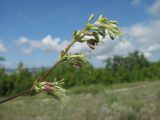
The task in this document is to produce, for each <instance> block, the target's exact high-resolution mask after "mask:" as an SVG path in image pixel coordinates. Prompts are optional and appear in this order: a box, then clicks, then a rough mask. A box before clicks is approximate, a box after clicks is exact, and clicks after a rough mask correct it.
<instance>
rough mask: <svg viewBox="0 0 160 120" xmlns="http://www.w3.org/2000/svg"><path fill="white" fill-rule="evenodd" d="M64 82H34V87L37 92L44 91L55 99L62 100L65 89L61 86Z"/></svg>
mask: <svg viewBox="0 0 160 120" xmlns="http://www.w3.org/2000/svg"><path fill="white" fill-rule="evenodd" d="M63 84H64V82H63V80H61V81H56V80H55V81H54V82H47V81H44V82H35V83H34V89H35V91H36V92H37V93H39V92H42V91H45V92H46V93H47V94H49V95H51V96H53V97H54V98H55V99H56V100H58V101H62V100H63V98H64V96H65V90H64V89H63V88H62V87H61V86H62V85H63Z"/></svg>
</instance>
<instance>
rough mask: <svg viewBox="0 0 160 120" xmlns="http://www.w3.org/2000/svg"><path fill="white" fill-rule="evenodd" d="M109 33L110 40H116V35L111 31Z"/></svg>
mask: <svg viewBox="0 0 160 120" xmlns="http://www.w3.org/2000/svg"><path fill="white" fill-rule="evenodd" d="M108 33H109V36H110V38H111V39H112V40H114V34H113V33H112V32H111V31H110V30H108Z"/></svg>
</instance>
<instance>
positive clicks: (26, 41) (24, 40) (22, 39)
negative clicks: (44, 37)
mask: <svg viewBox="0 0 160 120" xmlns="http://www.w3.org/2000/svg"><path fill="white" fill-rule="evenodd" d="M26 43H28V39H27V38H25V37H21V38H20V39H19V40H18V41H17V44H18V45H24V44H26Z"/></svg>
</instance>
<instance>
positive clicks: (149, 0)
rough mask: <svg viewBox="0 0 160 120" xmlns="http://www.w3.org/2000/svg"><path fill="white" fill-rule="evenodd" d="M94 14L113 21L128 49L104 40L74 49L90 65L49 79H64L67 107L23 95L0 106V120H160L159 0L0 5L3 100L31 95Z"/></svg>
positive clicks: (0, 1)
mask: <svg viewBox="0 0 160 120" xmlns="http://www.w3.org/2000/svg"><path fill="white" fill-rule="evenodd" d="M91 14H95V20H96V19H97V18H98V17H99V15H101V14H102V15H103V16H104V17H107V18H109V19H110V20H116V21H118V22H119V26H120V28H121V30H122V32H123V33H124V37H125V42H122V41H121V40H119V39H116V40H114V41H112V40H110V39H109V38H105V39H104V40H103V41H104V43H103V44H102V45H101V46H97V47H96V49H95V50H93V51H90V50H89V48H88V46H87V45H85V44H81V43H77V44H75V45H74V46H73V48H72V49H71V50H70V52H72V53H76V52H83V53H85V54H87V55H88V56H89V57H90V62H88V63H86V64H84V65H83V66H82V68H74V67H73V66H71V65H70V64H67V63H63V64H61V65H59V66H58V67H57V68H56V69H55V70H54V71H53V72H52V74H51V75H50V76H48V80H49V81H53V80H54V78H57V79H58V80H61V79H63V78H64V81H65V85H64V86H63V87H64V88H66V89H67V96H68V98H67V100H66V101H67V102H66V104H65V105H64V106H63V107H62V106H61V105H60V103H58V102H56V101H55V100H53V98H50V97H49V98H48V96H45V95H44V94H40V95H37V96H32V95H31V96H24V97H20V98H17V99H15V100H13V101H11V102H8V103H5V104H3V105H0V118H1V119H2V120H22V119H24V120H25V119H26V120H32V119H33V120H52V119H56V120H71V119H75V118H76V119H80V120H120V119H123V120H125V119H127V120H135V119H140V120H141V119H143V120H147V119H155V120H156V119H157V120H158V118H159V117H160V115H159V112H160V102H159V100H160V88H159V85H160V81H159V80H160V39H159V38H160V34H159V31H160V1H159V0H123V1H122V0H121V1H120V0H119V1H118V0H97V1H96V0H95V1H93V0H92V1H91V0H88V1H82V0H76V1H75V0H68V1H67V0H66V1H65V0H63V1H62V0H58V1H55V0H34V1H33V0H26V1H22V0H14V1H11V0H0V96H1V97H0V98H1V99H3V98H5V97H6V96H10V95H14V94H16V93H18V92H21V91H23V90H25V89H27V88H30V87H31V86H32V84H33V81H34V80H35V79H36V78H37V77H38V76H40V75H42V74H43V73H44V72H45V71H46V70H48V69H49V68H50V67H51V66H52V65H53V64H54V62H55V61H56V60H57V58H58V55H59V52H60V51H61V50H62V49H63V48H64V47H65V46H66V45H67V44H68V43H69V42H70V41H71V39H72V33H73V31H74V30H79V29H83V28H84V26H85V23H86V21H87V20H88V18H89V16H90V15H91ZM28 110H30V111H28Z"/></svg>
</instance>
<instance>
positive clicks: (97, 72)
mask: <svg viewBox="0 0 160 120" xmlns="http://www.w3.org/2000/svg"><path fill="white" fill-rule="evenodd" d="M4 60H5V59H4V58H3V57H0V62H3V61H4ZM104 62H105V67H104V68H95V67H93V65H92V64H90V63H86V64H85V65H83V66H82V68H76V69H75V67H73V66H72V65H70V64H68V63H63V64H61V65H59V66H58V67H57V68H56V69H55V70H54V71H53V72H52V74H51V75H50V76H49V77H48V80H49V81H53V80H55V78H56V79H57V80H61V79H64V81H65V84H64V87H65V88H71V87H75V86H87V85H93V84H102V85H105V86H108V85H111V84H116V83H126V82H135V81H145V80H150V81H152V80H158V79H159V80H160V61H156V62H150V61H149V60H147V58H146V57H145V56H144V55H143V53H140V52H139V51H135V52H133V53H129V54H128V55H127V56H125V57H124V56H117V55H116V56H114V57H112V58H108V59H106V60H105V61H104ZM46 70H47V69H38V70H36V71H30V70H29V69H27V68H25V67H24V66H23V63H19V64H18V66H17V70H16V72H14V73H12V74H7V72H6V69H5V68H4V67H3V66H2V65H0V95H1V96H7V95H11V94H15V93H18V92H20V91H23V90H25V89H27V88H31V86H32V84H33V81H34V80H35V79H36V78H37V77H38V76H40V75H42V74H43V73H44V72H45V71H46Z"/></svg>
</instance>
